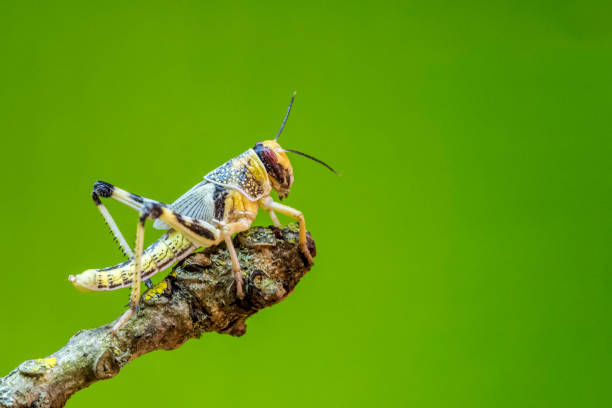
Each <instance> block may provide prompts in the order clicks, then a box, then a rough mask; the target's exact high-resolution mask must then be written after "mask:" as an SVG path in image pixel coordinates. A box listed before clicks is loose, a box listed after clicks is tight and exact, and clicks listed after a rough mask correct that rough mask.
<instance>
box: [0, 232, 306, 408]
mask: <svg viewBox="0 0 612 408" xmlns="http://www.w3.org/2000/svg"><path fill="white" fill-rule="evenodd" d="M298 235H299V233H298V230H297V227H296V226H295V225H290V226H288V227H285V228H283V229H280V228H275V227H268V228H263V227H255V228H252V229H250V230H249V231H247V232H245V233H242V234H239V235H238V236H236V238H234V245H235V246H236V250H237V252H238V255H239V260H240V265H241V266H242V269H243V274H244V275H243V276H244V281H245V292H246V296H245V298H244V300H242V301H240V300H238V298H237V297H236V289H235V285H234V280H233V277H232V271H231V263H230V261H229V255H228V253H227V250H226V248H225V245H223V244H222V245H219V246H217V247H213V248H208V249H206V250H204V251H203V252H200V253H196V254H193V255H191V256H190V257H188V258H187V259H185V260H184V261H183V262H181V263H180V264H179V265H178V266H177V267H176V268H174V270H173V272H172V273H170V275H168V277H166V279H165V280H163V281H162V282H161V283H159V284H158V285H156V286H155V287H153V288H152V289H150V290H148V291H147V292H145V293H144V294H143V297H142V302H141V305H142V306H141V308H140V310H139V312H138V314H137V315H135V316H134V317H132V319H131V320H130V321H129V322H128V323H127V324H126V325H125V326H124V327H123V328H122V329H121V330H120V331H119V333H117V336H116V337H115V336H112V335H111V333H110V330H111V327H112V325H113V323H112V322H111V323H109V324H106V325H104V326H101V327H98V328H96V329H91V330H81V331H79V332H78V333H76V334H75V335H74V336H73V337H72V338H71V339H70V340H69V341H68V344H66V345H65V346H64V347H63V348H62V349H61V350H59V351H57V352H55V353H53V354H51V355H50V356H49V357H47V358H43V359H36V360H28V361H25V362H23V363H22V364H20V365H19V366H18V367H17V368H16V369H14V370H13V371H11V372H10V373H9V374H8V375H7V376H6V377H3V378H1V379H0V406H1V407H7V408H9V407H10V408H16V407H63V406H64V405H65V403H66V401H67V400H68V398H70V396H71V395H72V394H74V393H75V392H77V391H78V390H81V389H83V388H85V387H88V386H89V385H91V384H92V383H94V382H96V381H100V380H104V379H107V378H111V377H114V376H115V375H117V374H118V373H119V371H120V370H121V368H122V367H123V366H124V365H126V364H127V363H128V362H130V361H131V360H133V359H135V358H136V357H138V356H141V355H143V354H145V353H149V352H151V351H154V350H173V349H175V348H177V347H180V346H181V345H182V344H183V343H185V342H186V341H187V340H189V339H191V338H199V337H200V335H201V334H202V333H204V332H210V331H215V332H218V333H227V334H231V335H232V336H242V335H243V334H244V333H245V332H246V325H245V320H246V319H247V318H248V317H249V316H251V315H253V314H254V313H256V312H257V311H258V310H260V309H263V308H264V307H267V306H271V305H273V304H275V303H277V302H279V301H281V300H283V299H284V298H285V297H287V296H288V295H289V294H290V293H291V291H292V290H293V288H294V287H295V285H296V284H297V283H298V281H299V280H300V278H301V277H302V276H304V274H305V273H306V272H307V271H308V270H309V269H310V267H309V266H308V263H307V262H306V261H305V259H304V257H303V255H302V254H301V252H300V250H299V247H298V244H297V241H298ZM308 239H309V247H310V250H311V253H312V254H313V255H314V254H315V247H314V242H313V241H312V240H311V238H310V236H309V237H308Z"/></svg>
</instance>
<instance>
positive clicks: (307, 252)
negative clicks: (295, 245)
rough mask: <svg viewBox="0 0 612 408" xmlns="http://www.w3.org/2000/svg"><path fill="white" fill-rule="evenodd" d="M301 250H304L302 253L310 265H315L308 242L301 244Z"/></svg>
mask: <svg viewBox="0 0 612 408" xmlns="http://www.w3.org/2000/svg"><path fill="white" fill-rule="evenodd" d="M300 249H301V250H302V253H303V254H304V256H305V257H306V260H307V261H308V265H312V264H314V261H313V260H312V255H311V254H310V249H308V243H307V242H306V241H305V242H302V243H300Z"/></svg>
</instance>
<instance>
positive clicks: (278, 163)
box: [253, 92, 338, 200]
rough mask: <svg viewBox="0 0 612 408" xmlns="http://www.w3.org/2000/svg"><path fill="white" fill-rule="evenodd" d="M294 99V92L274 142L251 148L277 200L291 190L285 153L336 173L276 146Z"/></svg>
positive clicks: (302, 154) (289, 171)
mask: <svg viewBox="0 0 612 408" xmlns="http://www.w3.org/2000/svg"><path fill="white" fill-rule="evenodd" d="M294 99H295V92H294V93H293V97H292V98H291V102H289V108H288V109H287V113H286V114H285V119H284V120H283V124H282V125H281V128H280V130H279V131H278V134H277V135H276V137H275V138H274V140H265V141H263V142H257V144H256V145H255V147H254V148H253V150H255V152H256V153H257V156H259V159H260V160H261V162H262V163H263V164H264V166H265V167H266V172H267V173H268V178H269V179H270V182H271V184H272V188H273V189H274V190H276V192H277V193H278V198H280V199H281V200H282V199H283V198H285V197H287V196H288V195H289V190H290V189H291V185H292V184H293V167H291V162H290V161H289V158H288V157H287V155H286V154H285V153H286V152H290V153H296V154H299V155H301V156H304V157H307V158H309V159H311V160H314V161H316V162H318V163H321V164H322V165H324V166H325V167H327V168H328V169H330V170H331V171H333V172H334V173H336V171H335V170H334V169H332V168H331V167H330V166H329V165H327V164H325V163H324V162H322V161H321V160H319V159H316V158H314V157H312V156H309V155H307V154H306V153H302V152H298V151H297V150H290V149H283V148H282V147H281V146H280V145H279V144H278V142H277V140H278V137H279V136H280V134H281V132H282V131H283V128H284V127H285V123H287V118H288V117H289V112H291V106H292V105H293V100H294ZM336 174H338V173H336Z"/></svg>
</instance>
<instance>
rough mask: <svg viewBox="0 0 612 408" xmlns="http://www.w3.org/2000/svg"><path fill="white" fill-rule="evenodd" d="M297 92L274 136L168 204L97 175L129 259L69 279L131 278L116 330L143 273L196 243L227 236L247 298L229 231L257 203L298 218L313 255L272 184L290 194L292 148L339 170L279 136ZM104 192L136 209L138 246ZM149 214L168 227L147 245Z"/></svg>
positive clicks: (99, 282) (243, 222)
mask: <svg viewBox="0 0 612 408" xmlns="http://www.w3.org/2000/svg"><path fill="white" fill-rule="evenodd" d="M294 99H295V93H294V94H293V96H292V97H291V101H290V102H289V107H288V108H287V112H286V114H285V117H284V119H283V123H282V124H281V127H280V129H279V131H278V133H277V135H276V137H275V138H274V140H266V141H262V142H257V143H256V144H255V146H254V147H253V148H252V149H249V150H247V151H246V152H244V153H242V154H240V155H238V156H236V157H234V158H233V159H231V160H229V161H227V162H225V163H224V164H222V165H221V166H219V167H217V168H216V169H214V170H213V171H211V172H210V173H208V174H207V175H206V176H204V180H203V181H201V182H200V183H198V184H196V185H195V186H194V187H193V188H191V189H190V190H189V191H187V192H186V193H185V194H183V195H182V196H180V197H179V198H178V199H177V200H176V201H174V202H173V203H172V204H170V205H166V204H164V203H162V202H159V201H155V200H151V199H149V198H145V197H142V196H139V195H136V194H132V193H130V192H128V191H125V190H122V189H121V188H119V187H117V186H114V185H112V184H109V183H106V182H104V181H97V182H95V183H94V186H93V191H92V193H91V196H92V198H93V201H94V203H95V204H96V207H97V208H98V210H99V211H100V212H101V213H102V216H103V217H104V220H105V221H106V223H107V224H108V226H109V228H110V230H111V232H112V234H113V235H114V236H115V238H116V240H117V241H118V242H119V245H120V247H121V249H122V250H123V252H124V253H125V255H127V256H128V257H129V260H127V261H125V262H123V263H120V264H118V265H115V266H110V267H107V268H102V269H88V270H86V271H84V272H82V273H81V274H79V275H76V276H73V275H70V276H69V277H68V279H69V280H70V282H72V284H73V285H74V286H75V287H76V288H77V289H79V290H81V291H86V292H89V291H103V290H115V289H119V288H123V287H128V286H131V288H132V290H131V293H130V303H129V306H130V308H129V309H128V310H127V311H126V312H125V313H124V314H123V315H122V316H121V317H120V318H119V320H118V321H117V323H116V324H115V325H114V326H113V329H112V332H113V333H116V332H117V330H118V329H119V328H121V327H122V326H123V325H124V324H125V323H126V322H127V321H129V319H130V318H131V316H132V315H133V314H134V313H135V312H136V311H137V310H138V304H139V300H140V283H141V280H145V283H146V284H147V286H148V287H151V286H152V284H151V281H150V277H151V276H153V275H154V274H156V273H158V272H160V271H163V270H165V269H167V268H168V267H170V266H172V264H174V263H175V262H178V261H180V260H182V259H184V258H185V257H187V256H188V255H190V254H191V253H192V252H194V251H196V250H198V249H199V248H205V247H210V246H213V245H217V244H219V243H221V242H225V244H226V246H227V249H228V251H229V254H230V259H231V263H232V271H233V276H234V281H235V284H236V294H237V296H238V298H240V299H242V298H244V291H243V282H242V273H241V270H240V264H239V262H238V256H237V254H236V250H235V248H234V245H233V243H232V236H233V235H234V234H235V233H238V232H241V231H246V230H247V229H249V227H250V226H251V223H252V222H253V221H254V220H255V217H256V216H257V211H258V209H259V207H261V208H262V209H263V210H265V211H267V212H268V213H269V214H270V217H271V218H272V221H273V222H274V225H276V226H279V225H280V223H279V220H278V218H277V216H276V213H275V212H279V213H281V214H285V215H287V216H289V217H291V218H293V219H295V220H298V222H299V228H300V232H299V246H300V249H301V251H302V253H303V254H304V256H305V258H306V260H307V261H308V263H309V264H312V262H313V261H312V256H311V254H310V251H309V250H308V246H307V243H306V223H305V221H304V215H303V214H302V213H301V212H300V211H299V210H296V209H294V208H291V207H289V206H286V205H283V204H281V203H278V202H276V201H274V200H273V199H272V197H270V193H271V192H272V190H275V191H276V192H277V193H278V197H279V199H281V200H282V199H283V198H286V197H287V196H288V194H289V190H290V189H291V186H292V184H293V168H292V166H291V163H290V161H289V158H288V157H287V155H286V153H287V152H290V153H296V154H299V155H302V156H305V157H307V158H309V159H311V160H314V161H316V162H318V163H321V164H323V165H324V166H325V167H327V168H328V169H330V170H331V171H332V172H334V173H336V171H335V170H334V169H332V168H331V167H330V166H329V165H327V164H326V163H324V162H322V161H321V160H319V159H316V158H314V157H312V156H309V155H307V154H305V153H302V152H299V151H296V150H290V149H284V148H282V147H281V146H280V145H279V144H278V142H277V140H278V138H279V136H280V134H281V132H282V131H283V128H284V127H285V124H286V123H287V118H288V117H289V113H290V112H291V107H292V105H293V101H294ZM336 174H337V173H336ZM100 198H114V199H115V200H117V201H119V202H121V203H123V204H125V205H127V206H128V207H132V208H133V209H134V210H136V211H138V213H139V219H138V224H137V229H136V245H135V248H134V251H132V250H131V248H130V246H129V245H128V244H127V241H126V240H125V238H124V237H123V235H122V234H121V231H120V230H119V228H118V226H117V224H116V223H115V221H114V220H113V218H112V216H111V215H110V213H109V211H108V210H107V209H106V207H105V206H104V204H102V201H101V199H100ZM147 219H152V220H154V223H153V227H154V228H156V229H160V230H167V232H166V233H165V234H164V235H163V236H162V237H161V238H159V239H158V240H157V241H156V242H154V243H153V244H152V245H151V246H149V247H148V248H147V249H143V241H144V226H145V221H146V220H147Z"/></svg>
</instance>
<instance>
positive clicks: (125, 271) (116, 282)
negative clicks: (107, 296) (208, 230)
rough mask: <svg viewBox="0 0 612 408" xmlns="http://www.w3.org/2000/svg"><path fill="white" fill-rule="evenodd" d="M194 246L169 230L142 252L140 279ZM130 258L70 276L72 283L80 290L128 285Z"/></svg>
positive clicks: (131, 264)
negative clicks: (106, 266)
mask: <svg viewBox="0 0 612 408" xmlns="http://www.w3.org/2000/svg"><path fill="white" fill-rule="evenodd" d="M196 249H197V246H195V245H193V244H192V243H191V242H190V241H188V240H187V239H186V238H185V237H184V236H183V234H181V233H179V232H177V231H175V230H170V231H168V232H167V233H166V234H164V235H163V236H162V237H161V238H160V239H158V240H157V241H155V242H154V243H153V244H152V245H151V246H150V247H148V248H147V249H145V250H144V252H143V254H142V273H141V277H142V279H147V278H148V277H150V276H152V275H154V274H156V273H157V272H160V271H163V270H164V269H166V268H168V267H170V266H171V265H172V264H173V263H174V262H177V261H180V260H181V259H183V258H185V257H186V256H188V255H189V254H191V253H192V252H193V251H195V250H196ZM134 270H135V264H134V259H133V258H132V259H129V260H128V261H125V262H123V263H120V264H118V265H115V266H109V267H108V268H103V269H88V270H86V271H84V272H83V273H81V274H79V275H77V276H72V275H71V276H70V277H69V279H70V281H71V282H72V283H73V284H74V286H75V287H76V288H77V289H79V290H82V291H101V290H114V289H119V288H123V287H126V286H130V285H131V284H132V277H133V276H134Z"/></svg>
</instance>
